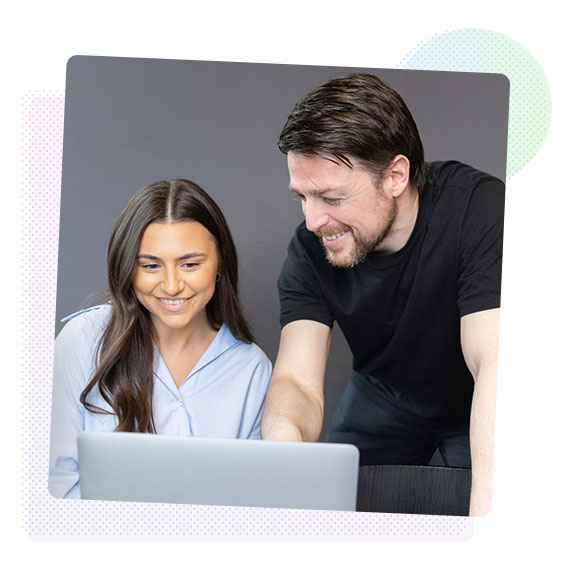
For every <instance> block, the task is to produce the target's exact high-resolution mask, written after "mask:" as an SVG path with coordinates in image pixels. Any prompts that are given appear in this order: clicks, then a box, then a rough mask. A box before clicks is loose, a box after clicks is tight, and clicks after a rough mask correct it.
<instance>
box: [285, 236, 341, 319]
mask: <svg viewBox="0 0 572 572" xmlns="http://www.w3.org/2000/svg"><path fill="white" fill-rule="evenodd" d="M302 232H303V231H302V230H301V229H300V227H299V228H298V230H297V232H296V234H295V235H294V237H293V238H292V240H291V241H290V244H289V245H288V255H287V257H286V260H285V262H284V264H283V266H282V270H281V272H280V276H279V278H278V295H279V298H280V326H281V327H282V328H283V327H284V326H285V325H286V324H289V323H290V322H294V321H296V320H314V321H316V322H320V323H322V324H325V325H326V326H328V327H330V328H331V327H332V326H333V324H334V317H333V316H332V313H331V312H330V310H329V308H328V306H327V304H326V302H325V300H324V297H323V295H322V289H321V286H320V281H319V278H318V265H319V264H320V263H321V262H324V261H325V260H321V259H320V260H316V261H313V260H312V259H311V257H310V254H309V252H308V250H307V248H306V245H305V244H304V243H303V240H302V238H301V234H302ZM317 254H319V256H321V257H322V258H324V254H323V253H321V252H319V253H317Z"/></svg>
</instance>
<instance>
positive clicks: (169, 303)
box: [161, 298, 186, 306]
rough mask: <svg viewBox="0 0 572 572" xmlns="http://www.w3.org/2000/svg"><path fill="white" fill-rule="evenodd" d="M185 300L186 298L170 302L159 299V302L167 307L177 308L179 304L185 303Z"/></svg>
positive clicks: (165, 299)
mask: <svg viewBox="0 0 572 572" xmlns="http://www.w3.org/2000/svg"><path fill="white" fill-rule="evenodd" d="M185 300H186V298H179V299H177V300H171V299H168V298H161V302H163V304H167V306H179V305H180V304H182V303H183V302H185Z"/></svg>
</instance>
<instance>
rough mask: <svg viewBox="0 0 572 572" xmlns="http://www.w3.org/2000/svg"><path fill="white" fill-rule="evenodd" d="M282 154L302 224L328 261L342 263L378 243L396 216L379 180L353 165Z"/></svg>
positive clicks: (352, 260)
mask: <svg viewBox="0 0 572 572" xmlns="http://www.w3.org/2000/svg"><path fill="white" fill-rule="evenodd" d="M352 164H353V165H354V167H353V168H350V167H348V166H346V165H344V164H342V163H334V162H333V161H331V160H328V159H324V158H322V157H317V156H312V155H300V154H294V153H288V170H289V172H290V189H291V190H292V191H293V192H294V193H295V194H296V195H298V196H299V197H300V199H301V201H302V211H303V212H304V216H305V217H306V227H307V228H308V230H309V231H311V232H313V233H314V234H315V235H316V236H317V237H318V238H319V239H320V241H321V243H322V246H323V248H324V252H325V254H326V257H327V259H328V261H329V262H330V263H331V264H333V265H334V266H338V267H341V268H348V267H350V266H354V265H356V264H358V263H359V262H361V261H362V260H363V259H364V258H365V257H366V256H367V255H368V254H369V253H370V252H372V251H373V250H376V249H380V248H382V241H383V240H384V238H385V237H386V236H387V235H388V234H389V232H390V231H391V228H392V225H393V223H394V221H395V218H396V216H397V203H396V201H395V199H394V198H393V196H392V195H391V194H390V193H389V192H388V191H387V190H386V188H385V182H384V181H381V182H380V183H379V184H375V183H374V181H373V179H372V177H371V175H370V173H369V172H368V171H366V170H364V169H363V168H360V167H359V166H357V165H356V163H355V161H352Z"/></svg>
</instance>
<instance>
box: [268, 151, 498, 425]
mask: <svg viewBox="0 0 572 572" xmlns="http://www.w3.org/2000/svg"><path fill="white" fill-rule="evenodd" d="M430 167H431V173H432V177H431V181H430V183H429V184H427V185H426V186H425V187H424V188H423V189H422V190H421V192H420V197H419V211H418V215H417V220H416V222H415V226H414V229H413V232H412V233H411V236H410V238H409V240H408V242H407V243H406V244H405V246H404V247H403V248H401V249H400V250H399V251H397V252H394V253H390V254H380V253H376V252H374V253H371V254H370V255H369V256H368V257H367V258H366V259H365V260H364V261H363V262H361V263H359V264H357V265H356V266H354V267H352V268H336V267H334V266H332V265H331V264H330V263H329V262H328V261H327V260H326V258H325V255H324V253H323V250H322V246H321V244H320V241H319V239H318V238H317V237H316V236H315V235H314V234H313V233H311V232H309V231H308V230H307V229H306V226H305V224H304V223H302V224H300V225H299V226H298V228H297V229H296V232H295V235H294V237H293V238H292V240H291V242H290V244H289V246H288V256H287V258H286V261H285V262H284V265H283V267H282V271H281V274H280V278H279V280H278V290H279V295H280V304H281V312H280V323H281V326H282V327H284V326H285V325H286V324H288V323H290V322H293V321H295V320H314V321H317V322H321V323H323V324H326V325H328V326H330V327H331V326H332V325H333V323H334V321H336V322H337V323H338V325H339V327H340V328H341V330H342V332H343V333H344V335H345V337H346V340H347V341H348V344H349V346H350V349H351V351H352V353H353V369H354V378H356V381H358V382H360V383H364V382H365V383H370V384H372V385H373V386H374V387H375V388H377V390H378V391H379V392H381V393H382V394H383V395H384V396H385V397H386V398H389V399H392V400H393V401H394V402H395V403H398V404H399V406H400V407H402V408H403V409H405V410H407V411H410V412H412V413H414V414H416V415H420V416H422V417H424V418H429V419H437V418H438V419H445V418H466V417H467V416H468V415H469V412H470V406H471V398H472V394H473V378H472V376H471V374H470V372H469V370H468V368H467V366H466V364H465V360H464V358H463V354H462V350H461V341H460V318H461V317H462V316H464V315H467V314H471V313H473V312H478V311H481V310H488V309H491V308H498V307H499V306H500V288H501V264H502V233H503V215H504V184H503V182H502V181H500V180H499V179H497V178H495V177H493V176H491V175H487V174H485V173H482V172H480V171H477V170H475V169H473V168H472V167H469V166H467V165H463V164H461V163H458V162H456V161H447V162H437V163H432V164H430Z"/></svg>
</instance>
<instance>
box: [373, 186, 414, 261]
mask: <svg viewBox="0 0 572 572" xmlns="http://www.w3.org/2000/svg"><path fill="white" fill-rule="evenodd" d="M395 201H396V205H397V215H396V217H395V221H394V223H393V226H392V227H391V231H390V232H389V234H388V235H387V236H386V237H385V239H384V240H383V241H382V242H381V243H380V244H379V245H378V246H377V248H376V249H375V250H376V251H377V252H384V253H387V254H390V253H392V252H397V251H398V250H401V249H402V248H403V247H404V246H405V245H406V244H407V241H408V240H409V237H410V236H411V234H412V233H413V229H414V228H415V222H416V221H417V214H418V211H419V191H418V189H417V187H413V188H411V189H407V190H406V191H405V192H404V193H403V194H402V195H400V196H399V197H397V198H396V199H395Z"/></svg>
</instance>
